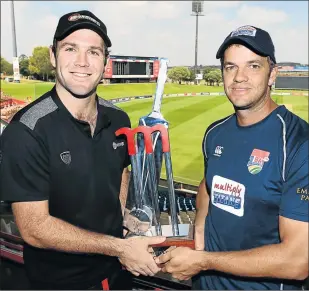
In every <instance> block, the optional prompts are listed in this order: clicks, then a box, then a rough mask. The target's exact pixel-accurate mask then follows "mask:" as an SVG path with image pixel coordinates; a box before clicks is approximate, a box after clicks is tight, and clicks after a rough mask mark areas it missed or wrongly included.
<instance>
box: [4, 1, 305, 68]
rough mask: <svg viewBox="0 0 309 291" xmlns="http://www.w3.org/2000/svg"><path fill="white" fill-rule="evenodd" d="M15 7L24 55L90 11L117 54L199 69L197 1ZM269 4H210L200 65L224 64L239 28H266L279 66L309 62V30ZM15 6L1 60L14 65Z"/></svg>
mask: <svg viewBox="0 0 309 291" xmlns="http://www.w3.org/2000/svg"><path fill="white" fill-rule="evenodd" d="M14 3H15V17H16V30H17V46H18V53H19V54H21V53H25V54H27V55H30V54H31V53H32V49H33V47H35V46H37V45H46V46H47V45H50V44H51V43H52V38H53V34H54V31H55V29H56V25H57V22H58V19H59V17H60V16H61V15H63V14H65V13H68V12H70V11H78V10H83V9H88V10H90V11H92V12H93V13H95V14H96V15H97V16H98V17H99V18H101V19H102V20H103V22H104V23H105V24H106V26H107V28H108V34H109V36H110V38H111V40H112V43H113V46H112V53H119V54H126V55H130V54H131V55H143V56H160V57H167V58H169V59H170V64H171V65H193V64H194V45H195V18H194V17H192V16H190V15H191V1H178V2H177V1H74V2H73V1H72V2H71V1H57V2H54V1H44V2H43V1H41V2H39V1H28V2H25V1H14ZM43 3H44V5H42V4H43ZM263 3H264V2H255V3H254V5H253V4H250V3H249V2H244V1H205V2H204V14H205V16H203V17H199V47H198V64H218V63H219V61H218V60H216V59H215V54H216V51H217V49H218V48H219V46H220V45H221V43H222V42H223V40H224V38H225V37H226V36H227V35H228V34H229V33H230V32H231V31H232V30H234V29H235V28H237V27H238V26H241V25H246V24H251V25H255V26H257V27H261V28H263V29H265V30H267V31H268V32H269V33H270V34H271V36H272V38H273V41H274V43H275V46H276V52H277V59H278V61H296V62H304V63H305V62H308V27H307V26H304V27H297V26H295V25H292V23H293V20H294V21H295V19H297V17H298V14H297V13H294V14H293V13H290V11H286V10H283V9H281V8H280V9H278V8H277V9H269V8H268V7H265V6H263V5H264V4H263ZM9 4H10V3H9V2H7V1H1V55H3V56H4V57H5V58H7V59H9V60H10V59H11V58H12V33H11V19H10V15H11V12H10V5H9ZM280 7H281V6H280ZM34 12H35V13H34ZM307 21H308V18H307V19H305V22H307Z"/></svg>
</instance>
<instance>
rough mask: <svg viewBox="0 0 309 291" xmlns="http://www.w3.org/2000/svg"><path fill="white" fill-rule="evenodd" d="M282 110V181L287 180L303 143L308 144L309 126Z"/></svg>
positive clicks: (279, 116)
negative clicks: (290, 167) (291, 165)
mask: <svg viewBox="0 0 309 291" xmlns="http://www.w3.org/2000/svg"><path fill="white" fill-rule="evenodd" d="M284 109H285V108H282V109H281V110H280V112H279V113H277V118H278V120H279V121H280V123H281V128H282V161H283V162H282V170H281V172H282V179H283V181H285V180H286V175H287V173H288V171H289V166H290V164H291V162H292V160H293V158H294V155H295V154H296V153H297V151H298V149H299V148H300V147H301V146H302V144H303V143H305V142H308V135H309V124H308V123H307V122H306V121H304V120H302V119H301V118H300V117H298V116H297V115H295V114H294V113H292V112H290V111H289V110H287V109H285V110H284Z"/></svg>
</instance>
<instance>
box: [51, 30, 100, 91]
mask: <svg viewBox="0 0 309 291" xmlns="http://www.w3.org/2000/svg"><path fill="white" fill-rule="evenodd" d="M56 55H57V57H56V58H55V56H54V54H53V53H51V54H50V58H51V63H52V65H53V66H54V67H56V74H57V81H58V82H59V84H60V85H61V87H63V88H64V89H66V90H67V91H69V92H72V93H74V94H76V95H87V94H88V93H89V92H91V91H93V90H95V88H96V87H97V85H98V84H99V82H100V81H101V79H102V77H103V72H104V58H105V56H104V42H103V40H102V38H101V37H100V36H99V35H98V34H97V33H95V32H94V31H92V30H89V29H79V30H76V31H74V32H73V33H71V34H70V35H68V36H67V37H66V38H64V39H63V40H61V41H59V42H58V43H57V49H56Z"/></svg>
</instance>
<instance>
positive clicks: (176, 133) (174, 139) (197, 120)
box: [1, 82, 308, 185]
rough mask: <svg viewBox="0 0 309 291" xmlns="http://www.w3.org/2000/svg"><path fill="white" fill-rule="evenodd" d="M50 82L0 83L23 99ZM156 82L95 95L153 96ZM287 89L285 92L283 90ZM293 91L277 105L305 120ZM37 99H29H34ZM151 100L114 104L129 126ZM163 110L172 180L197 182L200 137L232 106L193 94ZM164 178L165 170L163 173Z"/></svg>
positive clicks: (181, 88)
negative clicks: (166, 123) (120, 109)
mask: <svg viewBox="0 0 309 291" xmlns="http://www.w3.org/2000/svg"><path fill="white" fill-rule="evenodd" d="M53 85H54V84H53V83H30V82H28V83H21V84H13V83H5V82H3V83H1V90H2V91H4V92H5V93H8V94H10V95H12V96H13V97H14V98H18V99H21V100H25V99H26V97H27V96H32V97H33V96H35V97H38V96H40V95H42V94H44V93H45V92H46V91H48V90H50V89H51V88H52V86H53ZM155 88H156V84H155V83H151V84H117V85H100V86H99V87H98V94H99V96H101V97H104V98H105V99H112V98H119V97H129V96H141V95H153V94H154V92H155ZM186 92H187V93H190V92H196V93H197V92H223V88H222V87H209V86H204V85H200V86H192V85H178V84H166V86H165V90H164V93H165V94H172V93H186ZM284 92H287V91H284ZM302 93H303V92H296V91H295V92H294V94H299V95H291V96H281V95H273V96H272V98H273V99H274V101H275V102H276V103H278V104H287V105H288V107H289V108H290V109H292V111H293V112H294V113H295V114H296V115H298V116H300V117H301V118H303V119H304V120H306V121H307V122H308V96H301V95H302ZM34 99H36V98H32V100H34ZM152 103H153V99H140V100H134V101H130V102H126V103H120V104H117V106H119V107H120V108H122V109H123V110H124V111H126V112H127V113H128V115H129V116H130V118H131V122H132V127H136V126H137V124H138V120H139V118H140V117H141V116H144V115H147V114H148V113H150V111H151V109H152ZM162 113H163V116H164V117H165V118H166V120H168V121H169V123H170V141H171V156H172V163H173V173H174V179H175V180H176V181H179V182H184V183H188V184H192V185H198V184H199V182H200V180H201V179H202V176H203V155H202V139H203V136H204V133H205V130H206V128H207V127H208V126H209V125H210V124H211V123H212V122H214V121H216V120H218V119H220V118H223V117H225V116H227V115H229V114H231V113H233V107H232V105H231V104H230V102H229V101H228V99H227V98H226V97H225V96H196V97H189V96H186V97H171V98H164V99H163V102H162ZM162 176H163V177H164V172H163V173H162Z"/></svg>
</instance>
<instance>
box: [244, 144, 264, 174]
mask: <svg viewBox="0 0 309 291" xmlns="http://www.w3.org/2000/svg"><path fill="white" fill-rule="evenodd" d="M269 154H270V153H269V152H266V151H262V150H259V149H254V150H253V151H252V153H251V156H250V158H249V161H248V164H247V167H248V170H249V172H250V174H252V175H255V174H258V173H259V172H261V171H262V169H263V166H264V163H266V162H268V161H269Z"/></svg>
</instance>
